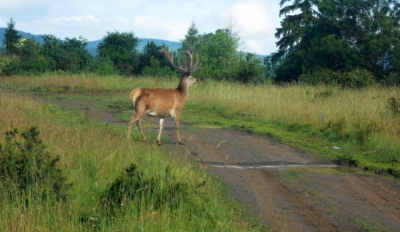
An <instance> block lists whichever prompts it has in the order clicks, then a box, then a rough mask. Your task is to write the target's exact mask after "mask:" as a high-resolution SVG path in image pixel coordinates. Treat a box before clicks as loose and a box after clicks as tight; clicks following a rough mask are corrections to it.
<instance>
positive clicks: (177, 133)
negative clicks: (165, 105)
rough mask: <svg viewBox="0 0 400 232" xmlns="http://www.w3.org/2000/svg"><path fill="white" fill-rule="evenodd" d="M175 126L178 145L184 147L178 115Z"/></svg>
mask: <svg viewBox="0 0 400 232" xmlns="http://www.w3.org/2000/svg"><path fill="white" fill-rule="evenodd" d="M175 126H176V136H177V137H178V143H179V144H180V145H183V142H182V140H181V136H180V133H179V114H176V116H175Z"/></svg>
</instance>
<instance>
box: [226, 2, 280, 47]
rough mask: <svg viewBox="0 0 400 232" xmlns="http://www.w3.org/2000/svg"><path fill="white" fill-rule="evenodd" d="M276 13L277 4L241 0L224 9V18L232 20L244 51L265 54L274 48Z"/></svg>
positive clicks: (277, 11) (277, 10) (277, 9)
mask: <svg viewBox="0 0 400 232" xmlns="http://www.w3.org/2000/svg"><path fill="white" fill-rule="evenodd" d="M278 13H279V8H278V5H277V4H276V5H273V4H271V3H268V4H267V1H262V0H251V1H246V0H241V1H238V2H237V3H236V4H235V5H233V6H232V8H231V9H229V10H226V11H225V18H226V19H227V20H232V21H233V24H234V26H235V27H236V28H234V32H235V30H237V33H238V35H239V37H240V39H241V41H242V42H243V45H244V48H243V49H244V50H245V51H248V52H254V53H258V54H264V55H267V54H270V53H271V52H273V51H275V50H276V49H275V46H274V42H273V41H274V40H275V37H274V33H275V27H276V25H277V22H276V21H277V17H276V16H277V15H278Z"/></svg>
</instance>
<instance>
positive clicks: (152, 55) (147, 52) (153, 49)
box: [137, 41, 173, 74]
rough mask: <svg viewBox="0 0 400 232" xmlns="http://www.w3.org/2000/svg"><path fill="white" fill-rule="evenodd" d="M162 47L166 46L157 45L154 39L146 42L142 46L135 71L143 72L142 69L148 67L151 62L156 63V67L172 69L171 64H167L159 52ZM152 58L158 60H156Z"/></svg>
mask: <svg viewBox="0 0 400 232" xmlns="http://www.w3.org/2000/svg"><path fill="white" fill-rule="evenodd" d="M162 48H166V47H165V45H161V46H157V44H156V43H154V41H151V42H147V44H146V46H144V48H143V54H141V55H140V57H139V65H138V68H137V72H138V73H141V74H143V70H144V69H146V67H150V66H151V65H152V64H157V65H156V66H157V69H159V68H161V69H163V68H164V67H166V68H168V69H169V70H170V71H172V70H173V69H172V67H171V65H169V63H168V61H167V60H166V59H165V58H164V56H163V55H162V54H161V53H160V50H161V49H162ZM153 59H155V60H158V62H156V61H155V60H153ZM152 60H153V61H152Z"/></svg>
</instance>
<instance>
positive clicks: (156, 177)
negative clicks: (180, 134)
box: [0, 77, 260, 231]
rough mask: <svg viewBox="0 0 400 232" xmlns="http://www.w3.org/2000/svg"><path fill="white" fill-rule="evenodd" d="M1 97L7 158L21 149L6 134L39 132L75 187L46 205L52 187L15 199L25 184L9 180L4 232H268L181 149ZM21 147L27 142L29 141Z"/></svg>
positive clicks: (2, 194) (4, 182)
mask: <svg viewBox="0 0 400 232" xmlns="http://www.w3.org/2000/svg"><path fill="white" fill-rule="evenodd" d="M57 78H60V77H57ZM10 80H12V79H10ZM29 80H30V79H29ZM14 81H15V80H14ZM35 83H36V82H35ZM3 84H4V83H3ZM21 87H23V86H19V87H18V88H21ZM33 88H36V86H34V87H33ZM0 94H1V99H0V115H1V116H0V128H2V129H1V131H0V132H1V136H0V144H2V146H1V147H2V148H1V149H0V150H1V151H2V153H1V156H2V158H4V157H5V154H6V153H7V151H10V150H11V151H12V152H15V150H16V148H15V146H17V145H15V144H14V145H12V146H11V147H13V146H14V148H13V149H8V148H7V147H10V146H8V145H7V144H9V142H7V139H6V137H5V136H3V135H4V132H6V131H10V130H12V129H14V128H19V130H26V129H27V128H29V127H31V126H36V127H37V128H38V130H39V131H40V135H39V137H40V139H42V140H43V143H44V144H45V146H46V151H47V152H48V153H49V154H50V155H51V156H52V157H56V156H58V157H59V162H58V163H57V166H58V167H59V169H60V170H61V171H62V172H63V173H64V174H65V175H66V178H67V179H66V181H67V182H68V183H70V184H71V186H72V187H71V188H70V190H69V197H68V198H67V199H66V200H65V201H56V200H54V199H53V200H52V196H51V194H50V193H51V191H50V190H48V191H47V193H48V194H47V195H45V197H43V198H40V200H38V198H37V197H36V196H35V193H36V191H35V190H34V189H35V188H39V187H40V188H47V187H49V188H50V186H45V185H44V184H43V183H40V182H37V183H33V186H35V188H32V189H30V188H28V189H27V190H25V191H24V192H22V193H21V194H20V195H18V194H17V195H16V194H10V193H14V192H18V189H15V186H16V185H15V184H17V183H16V182H15V184H13V181H15V180H13V179H10V178H9V179H7V178H5V177H4V176H1V177H0V180H1V181H0V185H1V186H0V205H1V206H2V210H1V213H0V230H1V231H87V230H95V231H125V230H126V228H129V230H132V231H181V230H182V231H251V230H254V231H258V230H260V228H259V227H258V226H254V225H253V224H252V223H250V222H249V221H248V220H246V219H245V218H246V214H245V212H244V210H243V209H242V208H241V207H239V206H238V205H236V204H235V203H233V202H231V201H230V200H227V199H226V198H225V197H224V190H223V186H222V185H221V183H218V182H216V181H215V180H214V179H213V178H211V177H210V176H208V175H207V174H205V173H203V172H202V171H201V170H200V169H199V168H198V167H196V166H195V165H193V164H192V163H190V162H189V161H187V159H186V156H185V155H182V154H180V153H179V151H178V150H177V151H176V153H174V152H172V153H166V152H165V151H164V150H163V149H162V147H161V148H160V147H158V146H151V145H143V144H142V143H140V142H139V143H136V142H134V141H140V138H134V139H133V140H131V141H130V142H127V140H126V138H125V128H124V127H121V126H118V125H109V124H103V123H97V122H95V121H91V120H89V118H87V117H85V116H84V115H79V114H77V113H74V112H71V111H65V110H62V109H61V108H59V107H55V106H52V105H45V104H37V103H34V102H33V101H31V100H30V98H29V97H23V96H22V95H21V94H15V95H14V94H9V93H4V92H3V93H0ZM17 142H18V144H23V139H22V138H17ZM3 148H7V149H3ZM34 151H36V152H38V151H37V150H34ZM21 152H22V153H24V152H26V150H24V149H22V150H21ZM29 154H32V153H30V152H28V153H27V155H28V156H29ZM35 164H36V163H35ZM53 164H54V163H53ZM31 168H34V169H35V168H38V167H37V166H35V165H32V167H31ZM38 172H39V173H42V172H41V170H38Z"/></svg>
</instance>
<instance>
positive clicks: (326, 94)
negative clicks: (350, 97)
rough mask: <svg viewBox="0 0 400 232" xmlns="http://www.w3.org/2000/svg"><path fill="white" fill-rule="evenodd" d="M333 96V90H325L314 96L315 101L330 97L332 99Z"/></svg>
mask: <svg viewBox="0 0 400 232" xmlns="http://www.w3.org/2000/svg"><path fill="white" fill-rule="evenodd" d="M332 95H333V90H332V89H327V90H323V91H321V92H318V93H316V94H315V95H314V99H324V98H328V97H332Z"/></svg>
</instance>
